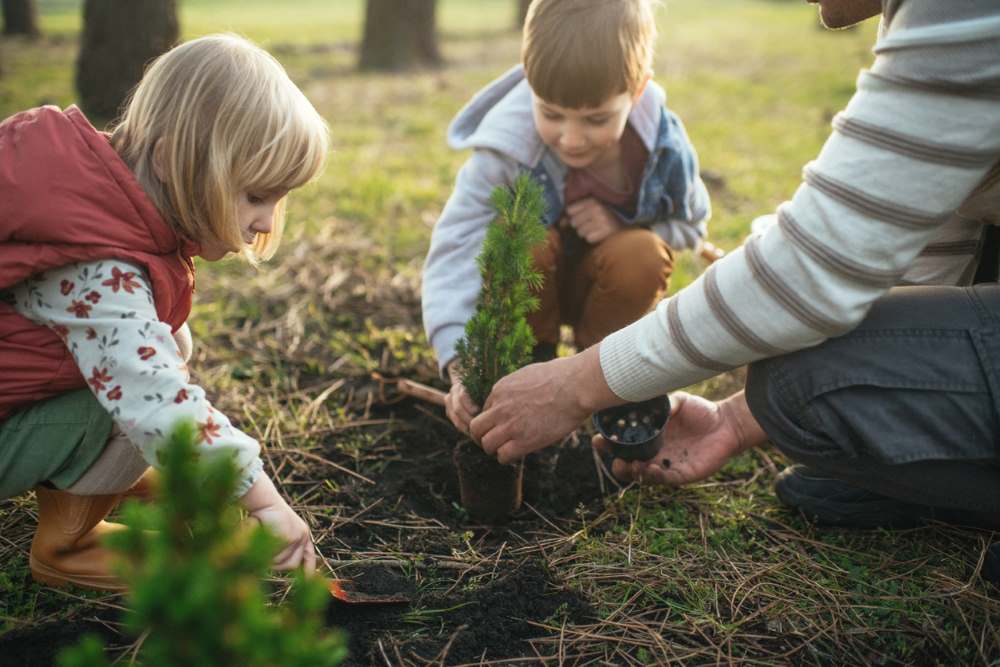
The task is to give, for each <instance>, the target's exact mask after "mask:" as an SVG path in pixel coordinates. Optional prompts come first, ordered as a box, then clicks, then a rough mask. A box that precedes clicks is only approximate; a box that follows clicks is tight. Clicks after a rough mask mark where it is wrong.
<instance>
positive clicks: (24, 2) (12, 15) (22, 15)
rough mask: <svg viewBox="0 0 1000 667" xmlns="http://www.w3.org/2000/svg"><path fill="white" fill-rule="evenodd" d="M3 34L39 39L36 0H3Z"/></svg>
mask: <svg viewBox="0 0 1000 667" xmlns="http://www.w3.org/2000/svg"><path fill="white" fill-rule="evenodd" d="M0 7H2V8H3V34H5V35H27V36H29V37H38V35H40V34H41V32H40V31H39V30H38V9H37V8H36V7H35V0H3V2H2V3H0Z"/></svg>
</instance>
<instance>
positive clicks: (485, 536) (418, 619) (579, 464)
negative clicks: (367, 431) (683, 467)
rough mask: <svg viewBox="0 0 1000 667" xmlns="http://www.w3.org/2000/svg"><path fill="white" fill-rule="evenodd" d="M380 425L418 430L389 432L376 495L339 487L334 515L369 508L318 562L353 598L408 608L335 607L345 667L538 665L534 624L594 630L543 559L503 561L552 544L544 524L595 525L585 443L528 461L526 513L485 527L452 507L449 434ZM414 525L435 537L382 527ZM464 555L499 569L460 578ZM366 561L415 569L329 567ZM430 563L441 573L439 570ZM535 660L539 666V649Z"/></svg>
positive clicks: (423, 420) (396, 410) (426, 426)
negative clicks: (378, 596) (541, 538)
mask: <svg viewBox="0 0 1000 667" xmlns="http://www.w3.org/2000/svg"><path fill="white" fill-rule="evenodd" d="M386 410H387V408H382V409H379V408H377V407H376V408H375V409H374V412H375V413H378V414H373V415H372V416H373V417H386V416H388V415H387V414H385V413H384V411H386ZM389 414H391V416H392V417H394V418H395V419H398V420H400V423H405V424H408V425H413V426H415V427H416V428H412V429H411V428H407V429H406V430H399V431H397V432H395V433H393V434H392V435H391V436H390V437H388V438H387V439H386V441H385V444H384V447H385V449H384V451H382V456H383V457H386V458H388V459H389V460H388V462H387V463H385V465H384V467H383V469H382V471H381V472H380V473H379V474H378V476H377V477H375V479H376V481H377V485H375V486H372V485H367V484H364V483H363V482H354V481H353V480H351V481H348V480H341V481H342V483H343V485H342V486H341V487H340V490H339V492H338V493H337V494H336V498H335V499H331V502H333V503H335V504H340V505H342V506H343V507H342V508H341V510H340V513H341V515H345V514H346V515H351V514H353V513H356V512H358V511H359V510H361V509H362V508H366V507H369V506H371V505H372V503H377V504H376V505H375V506H374V507H372V508H371V509H370V510H369V511H368V512H366V513H365V514H364V515H363V517H361V518H359V520H358V521H354V522H351V523H349V524H347V525H343V526H338V527H337V528H336V530H335V532H334V535H335V542H336V544H337V549H336V552H337V553H328V552H327V551H328V550H327V549H325V548H324V547H323V546H321V550H323V551H324V554H325V555H326V556H327V557H328V559H330V561H331V564H332V565H333V566H334V567H335V570H336V576H338V577H343V578H351V579H353V580H354V582H355V584H356V586H357V588H358V590H360V591H363V592H364V593H368V594H374V593H405V594H407V595H410V596H411V598H412V602H411V603H410V604H409V605H381V606H380V605H347V604H343V603H334V604H333V605H332V606H331V608H330V610H329V612H328V621H329V623H330V624H331V625H333V626H337V627H341V628H343V629H344V630H345V631H346V632H347V633H348V635H349V637H350V651H351V657H350V658H349V660H348V662H347V664H348V665H372V664H398V663H400V662H404V661H405V662H407V663H409V662H411V661H413V662H414V664H423V662H424V661H426V660H434V661H435V664H446V665H455V664H462V663H465V662H473V663H477V662H479V661H480V660H502V659H512V658H520V657H524V658H525V659H526V661H525V663H524V664H529V663H531V662H532V661H533V656H535V655H536V652H535V650H534V649H533V647H532V643H531V640H532V639H538V638H542V637H545V636H547V635H549V636H551V635H553V633H552V632H549V631H546V630H545V629H542V628H539V627H537V626H535V625H532V624H531V623H532V622H534V623H548V624H550V625H554V626H556V627H558V626H559V625H561V624H562V623H563V621H564V620H565V621H566V622H567V623H583V622H587V621H590V620H592V619H593V617H594V614H593V613H592V612H591V610H590V607H589V605H588V602H587V600H586V599H584V598H583V597H582V596H581V595H580V594H578V593H577V592H575V591H573V590H572V589H571V588H570V587H568V586H567V585H566V584H565V583H564V582H561V581H559V580H558V579H557V578H555V577H554V576H552V574H551V573H550V572H549V571H548V569H547V567H546V564H545V561H544V558H542V554H541V552H539V551H537V550H530V551H531V552H530V555H510V554H511V552H512V551H514V550H513V549H511V548H510V547H511V545H512V544H520V545H522V546H523V545H525V544H530V543H531V538H530V535H532V534H533V533H538V532H541V531H543V530H545V531H548V532H551V526H550V525H549V524H548V523H547V522H552V523H554V524H556V525H558V524H559V523H560V522H567V521H569V520H574V519H576V520H578V515H579V513H580V512H585V513H596V512H598V511H600V510H601V509H602V508H603V496H602V494H601V483H600V477H599V473H598V467H597V465H598V464H597V463H595V459H594V455H593V452H592V450H591V448H590V445H589V438H588V437H585V436H581V438H580V439H579V441H574V442H572V443H564V444H563V445H562V446H559V447H549V448H547V449H545V450H543V451H542V452H539V453H536V454H533V455H531V456H529V457H528V458H527V459H526V460H525V463H524V486H523V493H524V505H523V506H522V508H521V509H520V510H518V511H517V512H515V513H514V514H513V515H511V516H510V517H509V520H507V521H506V522H505V523H503V524H500V525H491V524H486V523H480V522H477V521H476V520H474V519H472V518H470V516H469V514H468V513H467V512H466V511H465V510H464V509H463V508H462V507H461V503H460V498H459V489H458V480H457V473H456V469H455V466H454V464H453V462H452V451H453V448H454V446H455V445H456V444H457V443H458V442H459V440H460V437H459V435H458V434H457V433H456V432H455V431H454V429H452V428H451V426H450V425H448V424H447V423H443V422H439V421H438V420H436V419H434V418H433V417H431V416H430V415H429V414H425V413H424V412H423V411H422V410H420V409H418V408H416V406H415V405H413V404H410V403H408V402H405V403H402V404H397V405H395V406H392V411H391V412H390V413H389ZM331 444H332V443H331ZM323 455H324V456H325V457H329V458H330V459H331V460H334V461H337V462H338V463H344V464H347V463H348V461H346V460H338V458H337V457H338V455H339V451H338V450H337V448H335V447H331V448H330V449H329V450H328V451H325V452H324V453H323ZM367 467H368V466H367V465H362V466H361V467H360V468H359V469H361V470H365V469H366V468H367ZM605 484H608V485H610V484H611V482H609V481H605ZM532 508H533V509H532ZM540 515H541V516H540ZM542 516H544V518H542ZM421 522H427V523H428V525H430V526H434V527H436V528H437V529H433V530H431V529H427V530H414V529H407V528H405V527H397V528H394V527H390V526H387V525H385V524H394V525H398V526H402V525H404V524H405V525H406V526H413V525H415V524H420V523H421ZM470 535H471V538H470V537H469V536H470ZM522 535H524V536H525V537H523V538H522V537H521V536H522ZM469 543H471V544H473V545H474V546H475V549H476V551H477V552H478V553H479V554H481V555H482V556H483V557H484V558H485V557H487V556H490V557H492V556H494V555H496V554H499V556H500V557H499V558H498V559H497V560H496V561H489V565H488V566H485V567H484V566H477V564H476V563H475V562H474V561H473V562H471V563H470V564H469V565H470V566H469V567H468V568H465V567H463V565H462V563H461V562H460V561H461V559H457V558H456V556H455V553H456V551H462V550H463V549H464V548H468V544H469ZM372 552H381V553H386V554H392V553H406V554H418V555H419V559H420V560H421V564H419V565H410V564H408V563H407V564H402V565H401V566H398V567H394V566H386V565H377V566H372V565H366V564H364V563H356V564H351V565H341V566H338V565H337V559H338V558H339V559H341V560H342V561H344V560H347V559H350V558H351V556H352V554H359V553H372ZM436 558H440V559H442V560H444V561H447V563H446V565H450V567H445V566H444V565H440V566H439V565H438V564H437V563H436ZM376 560H377V559H376ZM539 651H540V652H541V653H542V654H543V655H544V654H545V650H544V648H539ZM549 653H550V654H551V651H549ZM383 654H384V655H383ZM387 660H388V663H387ZM442 660H443V662H442Z"/></svg>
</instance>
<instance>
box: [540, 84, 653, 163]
mask: <svg viewBox="0 0 1000 667" xmlns="http://www.w3.org/2000/svg"><path fill="white" fill-rule="evenodd" d="M632 102H633V99H632V96H631V95H629V94H628V93H621V94H620V95H615V96H613V97H609V98H608V99H606V100H604V102H603V103H601V104H600V105H599V106H596V107H585V108H582V109H569V108H567V107H561V106H559V105H558V104H553V103H551V102H546V101H545V100H543V99H542V98H540V97H538V96H537V95H532V112H533V113H534V116H535V128H536V129H537V130H538V134H539V135H540V136H541V138H542V141H543V142H545V145H546V146H548V147H549V148H551V149H552V150H553V151H554V152H555V154H556V155H557V156H558V157H559V159H560V160H562V161H563V162H564V163H565V164H566V166H568V167H571V168H573V169H586V168H587V167H597V166H600V165H601V162H602V159H604V158H607V157H608V156H609V155H611V154H615V153H614V152H613V151H609V149H612V148H614V147H615V146H617V144H618V140H619V139H621V137H622V132H624V131H625V123H626V122H627V121H628V114H629V112H630V111H631V110H632Z"/></svg>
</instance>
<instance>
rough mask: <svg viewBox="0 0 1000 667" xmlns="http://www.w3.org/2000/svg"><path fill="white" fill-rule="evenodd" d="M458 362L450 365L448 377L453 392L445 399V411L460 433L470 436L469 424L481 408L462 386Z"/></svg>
mask: <svg viewBox="0 0 1000 667" xmlns="http://www.w3.org/2000/svg"><path fill="white" fill-rule="evenodd" d="M460 376H461V373H460V372H459V369H458V362H455V361H453V362H451V363H450V364H448V377H449V378H451V390H450V391H449V392H448V395H447V396H445V399H444V409H445V412H446V413H447V414H448V419H450V420H451V423H452V424H454V425H455V428H457V429H458V430H459V431H460V432H462V433H464V434H466V435H469V422H471V421H472V418H473V417H475V416H476V415H477V414H479V406H478V405H476V404H475V402H473V400H472V397H471V396H469V392H467V391H466V390H465V385H463V384H462V380H461V377H460Z"/></svg>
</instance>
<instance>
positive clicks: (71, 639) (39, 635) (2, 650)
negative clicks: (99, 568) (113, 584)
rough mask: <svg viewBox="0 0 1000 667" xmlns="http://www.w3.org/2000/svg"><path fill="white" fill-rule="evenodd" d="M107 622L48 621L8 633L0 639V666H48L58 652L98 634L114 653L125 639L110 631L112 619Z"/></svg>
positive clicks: (53, 662) (54, 662)
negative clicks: (88, 636)
mask: <svg viewBox="0 0 1000 667" xmlns="http://www.w3.org/2000/svg"><path fill="white" fill-rule="evenodd" d="M106 621H107V624H106V623H102V622H100V621H99V620H98V619H91V620H89V621H85V620H75V621H49V622H46V623H38V624H33V625H31V626H30V627H26V628H23V629H20V630H13V631H11V632H8V633H7V634H5V635H3V636H0V665H11V667H14V666H15V665H16V666H17V667H51V666H53V665H55V664H56V657H57V656H58V655H59V652H60V651H62V650H63V649H67V648H69V647H71V646H75V645H76V644H78V643H79V642H80V639H81V638H82V637H83V636H85V635H97V636H98V637H99V638H100V639H102V640H103V641H104V644H105V646H107V647H108V648H109V651H111V652H114V650H115V647H116V646H117V647H121V645H122V644H123V643H127V640H125V639H123V638H122V637H121V636H120V635H119V634H118V633H117V632H115V630H113V629H112V626H111V625H110V623H111V619H106Z"/></svg>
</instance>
